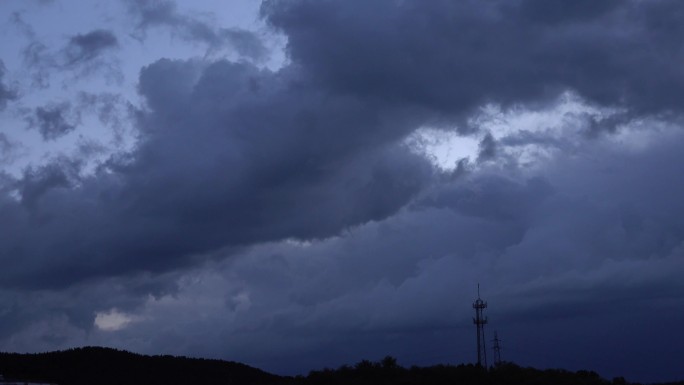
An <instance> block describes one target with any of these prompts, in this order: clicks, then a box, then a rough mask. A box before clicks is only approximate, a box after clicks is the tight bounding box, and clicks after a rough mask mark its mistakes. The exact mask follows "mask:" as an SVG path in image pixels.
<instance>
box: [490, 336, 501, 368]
mask: <svg viewBox="0 0 684 385" xmlns="http://www.w3.org/2000/svg"><path fill="white" fill-rule="evenodd" d="M493 342H494V347H493V348H492V349H493V350H494V365H496V366H499V365H501V340H500V339H499V335H498V333H497V332H494V340H493Z"/></svg>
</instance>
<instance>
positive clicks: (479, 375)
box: [293, 357, 684, 385]
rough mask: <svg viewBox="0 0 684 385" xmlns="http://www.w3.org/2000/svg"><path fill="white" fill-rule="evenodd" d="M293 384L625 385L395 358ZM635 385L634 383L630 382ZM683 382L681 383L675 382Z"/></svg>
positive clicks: (511, 367)
mask: <svg viewBox="0 0 684 385" xmlns="http://www.w3.org/2000/svg"><path fill="white" fill-rule="evenodd" d="M293 383H295V384H297V385H299V384H302V385H347V384H349V385H351V384H354V385H366V384H368V385H371V384H373V385H627V384H628V383H627V381H625V380H624V379H623V378H615V379H613V380H611V381H608V380H606V379H603V378H601V376H599V375H598V374H597V373H595V372H591V371H578V372H570V371H566V370H560V369H554V370H537V369H533V368H523V367H520V366H517V365H515V364H512V363H503V364H501V365H497V366H496V367H492V368H490V369H489V370H485V369H484V368H482V367H479V366H476V365H472V364H469V365H458V366H452V365H436V366H430V367H417V366H413V367H410V368H403V367H401V366H399V365H397V361H396V359H394V358H392V357H386V358H385V359H383V360H382V361H380V362H370V361H366V360H364V361H361V362H359V363H357V364H356V365H354V366H348V365H345V366H342V367H340V368H338V369H324V370H320V371H312V372H311V373H309V375H308V376H306V377H297V378H295V381H294V382H293ZM632 385H637V384H632ZM677 385H684V383H681V384H677Z"/></svg>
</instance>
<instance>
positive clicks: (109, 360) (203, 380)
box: [0, 347, 684, 385]
mask: <svg viewBox="0 0 684 385" xmlns="http://www.w3.org/2000/svg"><path fill="white" fill-rule="evenodd" d="M0 374H3V375H4V376H5V379H7V380H17V381H20V382H23V381H34V382H44V383H52V384H59V385H80V384H89V385H93V384H97V385H110V384H120V385H123V384H126V385H136V384H145V385H156V384H165V385H174V384H233V385H256V384H259V385H352V384H353V385H365V384H368V385H371V384H372V385H630V383H629V382H628V381H626V380H625V379H624V378H622V377H617V378H613V379H612V380H607V379H604V378H602V377H601V376H599V375H598V374H597V373H595V372H592V371H586V370H580V371H577V372H571V371H567V370H562V369H548V370H538V369H534V368H524V367H520V366H518V365H515V364H513V363H503V364H500V365H497V366H496V367H492V368H490V369H489V370H485V369H484V368H482V367H479V366H476V365H472V364H468V365H458V366H453V365H435V366H430V367H417V366H413V367H410V368H404V367H402V366H400V365H398V364H397V361H396V359H394V358H392V357H390V356H388V357H385V358H384V359H383V360H381V361H379V362H372V361H368V360H363V361H360V362H358V363H357V364H355V365H353V366H350V365H343V366H341V367H339V368H337V369H323V370H314V371H311V372H310V373H309V374H308V375H306V376H296V377H286V376H278V375H274V374H270V373H267V372H264V371H262V370H259V369H256V368H253V367H250V366H247V365H244V364H240V363H236V362H229V361H221V360H209V359H198V358H187V357H174V356H168V355H167V356H145V355H140V354H135V353H130V352H126V351H121V350H116V349H110V348H101V347H85V348H77V349H69V350H65V351H59V352H50V353H39V354H18V353H0ZM631 385H637V383H631ZM661 385H684V381H680V382H672V383H668V384H661Z"/></svg>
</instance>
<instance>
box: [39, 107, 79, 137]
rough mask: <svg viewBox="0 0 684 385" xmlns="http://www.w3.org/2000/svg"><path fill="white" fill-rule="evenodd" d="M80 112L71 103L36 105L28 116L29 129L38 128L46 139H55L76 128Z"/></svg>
mask: <svg viewBox="0 0 684 385" xmlns="http://www.w3.org/2000/svg"><path fill="white" fill-rule="evenodd" d="M80 119H81V117H80V114H79V113H78V112H77V111H76V112H74V111H72V108H71V103H69V102H63V103H53V104H48V105H46V106H43V107H36V108H35V110H34V111H33V113H32V114H31V116H29V117H27V118H26V121H27V122H28V128H29V129H37V130H38V132H40V135H41V136H42V137H43V139H44V140H55V139H58V138H61V137H62V136H64V135H67V134H68V133H70V132H72V131H73V130H75V129H76V126H78V124H79V123H80Z"/></svg>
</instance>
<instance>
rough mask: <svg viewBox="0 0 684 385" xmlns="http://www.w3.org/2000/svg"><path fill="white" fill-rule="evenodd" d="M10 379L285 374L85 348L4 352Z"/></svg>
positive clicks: (105, 383)
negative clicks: (35, 352) (59, 350)
mask: <svg viewBox="0 0 684 385" xmlns="http://www.w3.org/2000/svg"><path fill="white" fill-rule="evenodd" d="M0 374H2V375H4V376H5V379H6V380H23V381H29V380H30V381H35V382H49V383H56V384H59V385H81V384H83V385H86V384H87V385H110V384H111V385H114V384H117V385H135V384H141V385H142V384H145V385H147V384H149V385H156V384H159V385H162V384H163V385H173V384H235V385H243V384H244V385H251V384H255V385H256V384H264V385H266V384H275V383H278V382H280V381H282V378H281V377H279V376H275V375H272V374H269V373H266V372H264V371H262V370H259V369H256V368H252V367H249V366H247V365H243V364H239V363H235V362H227V361H219V360H206V359H195V358H186V357H172V356H144V355H139V354H134V353H129V352H126V351H121V350H116V349H109V348H99V347H85V348H78V349H69V350H66V351H61V352H51V353H40V354H17V353H0Z"/></svg>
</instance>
